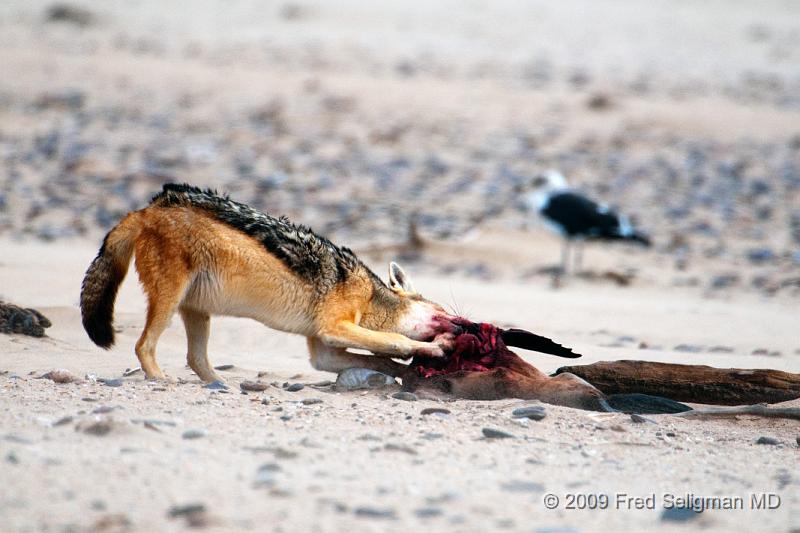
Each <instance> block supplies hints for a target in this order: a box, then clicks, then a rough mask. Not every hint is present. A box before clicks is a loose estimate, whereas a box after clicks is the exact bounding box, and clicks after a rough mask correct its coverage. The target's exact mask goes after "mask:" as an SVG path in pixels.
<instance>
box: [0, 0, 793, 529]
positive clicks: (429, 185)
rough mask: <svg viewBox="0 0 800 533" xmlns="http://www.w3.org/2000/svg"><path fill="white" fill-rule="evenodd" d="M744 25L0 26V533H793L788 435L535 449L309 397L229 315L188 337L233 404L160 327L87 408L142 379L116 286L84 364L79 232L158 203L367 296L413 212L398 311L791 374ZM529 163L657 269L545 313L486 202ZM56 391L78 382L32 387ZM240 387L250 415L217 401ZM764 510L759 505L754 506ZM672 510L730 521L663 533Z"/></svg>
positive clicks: (786, 292)
mask: <svg viewBox="0 0 800 533" xmlns="http://www.w3.org/2000/svg"><path fill="white" fill-rule="evenodd" d="M757 4H758V5H757V7H756V6H755V5H754V3H753V2H747V1H733V0H727V1H723V0H713V1H706V2H686V1H679V0H659V1H653V2H647V3H642V2H636V1H634V0H613V1H608V2H602V3H598V2H591V1H588V0H570V1H565V2H548V1H531V2H524V3H520V2H514V1H499V2H482V1H479V0H473V1H469V2H451V1H447V2H436V3H431V2H421V1H406V2H402V3H398V2H379V3H365V2H360V1H355V0H347V1H344V2H336V3H332V2H324V1H312V0H306V1H302V2H262V1H256V0H237V1H235V2H221V1H217V0H200V1H197V2H192V3H191V8H188V7H187V6H188V5H189V4H182V3H179V2H163V1H156V0H138V1H137V2H130V1H128V0H124V1H123V0H119V1H116V0H114V1H107V2H102V3H97V2H88V1H80V2H79V1H76V2H75V3H74V4H71V5H74V6H79V7H83V8H86V9H88V10H89V19H88V20H87V21H86V24H82V23H80V20H78V21H77V22H78V23H76V20H75V19H74V18H73V20H72V21H70V20H67V21H55V22H47V21H46V15H45V13H46V10H47V8H48V6H49V5H50V2H48V1H39V0H35V1H6V2H2V4H0V70H1V71H2V73H0V299H5V300H7V301H10V302H13V303H16V304H19V305H22V306H25V307H35V308H37V309H39V310H40V311H42V312H43V313H44V314H45V315H47V316H48V317H49V318H50V319H51V320H52V322H53V326H52V327H51V328H50V329H49V330H48V336H47V337H46V338H44V339H33V338H29V337H22V336H18V335H12V336H7V335H0V477H1V478H2V480H3V481H4V482H3V484H2V485H0V530H2V531H126V530H130V531H173V530H174V531H179V530H184V529H186V528H190V527H203V528H207V529H208V530H219V531H250V530H255V531H290V530H300V531H345V530H346V531H408V530H411V529H412V528H420V529H421V528H425V529H426V530H433V531H440V530H441V531H445V530H446V531H487V530H508V531H529V532H530V531H534V532H540V533H544V532H551V533H553V532H562V533H566V532H576V531H609V530H614V531H616V530H619V531H641V530H665V531H684V530H686V529H698V530H703V531H738V530H750V531H753V530H757V531H776V532H787V531H793V532H797V531H800V475H798V453H800V452H799V451H798V443H797V438H798V437H799V436H800V424H798V423H797V422H796V421H785V420H764V419H754V418H751V417H739V418H738V419H736V420H713V421H698V420H688V419H680V418H676V417H671V416H650V417H648V418H649V419H650V421H649V422H644V423H635V422H634V421H633V420H632V419H631V418H630V417H629V416H625V415H622V414H602V413H590V412H583V411H577V410H572V409H567V408H560V407H553V406H546V412H547V416H546V418H544V419H543V420H541V421H539V422H534V421H520V420H515V419H512V418H511V411H512V410H513V409H514V408H516V407H519V406H521V405H525V404H526V403H525V402H520V401H515V400H508V401H498V402H468V401H455V402H444V401H441V400H437V399H432V398H421V399H419V400H418V401H415V402H411V401H400V400H397V399H394V398H392V396H391V395H392V393H394V392H395V390H396V389H387V390H382V391H370V392H363V393H362V392H349V393H341V392H332V391H331V390H330V389H329V388H327V387H315V386H313V384H315V383H319V382H321V381H324V380H330V379H334V378H335V377H334V376H332V375H329V374H325V373H321V372H316V371H314V370H313V369H312V368H311V367H310V365H309V364H308V361H307V355H306V351H305V342H304V340H303V339H302V338H299V337H296V336H291V335H287V334H283V333H279V332H274V331H270V330H267V329H266V328H264V327H262V326H260V325H259V324H257V323H255V322H252V321H247V320H239V319H232V318H215V319H213V321H212V335H211V341H210V353H211V358H212V362H213V363H214V364H215V365H232V366H231V367H230V368H229V369H227V370H224V371H221V374H223V375H224V376H225V378H226V380H227V382H228V384H229V386H230V389H229V390H228V391H218V390H209V389H206V388H203V387H202V386H201V383H200V382H199V381H198V380H197V379H196V378H195V377H194V376H193V375H192V373H191V372H190V371H189V370H188V369H187V368H186V366H185V356H184V353H185V339H184V335H183V330H182V325H181V324H180V321H179V320H176V321H175V323H174V324H173V325H172V326H171V327H170V328H169V329H168V330H167V331H166V333H165V334H164V336H163V337H162V340H161V342H160V345H159V354H160V355H159V362H160V363H161V365H162V367H163V368H164V369H165V370H166V372H167V373H168V374H169V375H170V376H171V377H172V378H173V381H171V382H169V383H148V382H146V381H144V380H143V379H142V377H141V374H133V375H131V376H129V377H124V378H123V379H122V384H121V386H119V387H111V386H107V385H105V384H103V383H102V382H101V381H97V379H98V378H120V377H121V376H122V375H123V373H124V372H125V371H126V369H128V368H135V367H136V366H137V361H136V358H135V356H134V354H133V345H134V343H135V341H136V339H137V337H138V335H139V333H140V331H141V326H142V323H143V318H144V308H145V302H144V299H143V297H142V295H141V292H140V290H139V288H138V285H137V283H136V281H135V276H130V277H129V278H128V280H126V282H125V284H124V286H123V288H122V291H121V294H120V297H119V299H118V303H117V308H116V325H117V327H118V329H119V333H118V343H117V345H116V346H115V347H114V348H113V349H112V350H110V351H108V352H105V351H102V350H100V349H99V348H97V347H95V346H94V345H92V344H91V343H90V341H89V340H88V338H87V337H86V335H85V333H84V332H83V330H82V328H81V324H80V313H79V310H78V308H77V302H78V298H79V288H80V281H81V279H82V276H83V273H84V270H85V268H86V266H87V265H88V264H89V262H90V261H91V259H92V257H93V256H94V254H95V253H96V251H97V247H98V245H99V243H100V240H101V238H102V235H103V234H104V232H105V231H107V229H108V228H109V227H110V226H111V225H113V224H115V223H116V221H117V220H118V219H119V218H120V217H121V216H122V215H123V214H124V213H125V212H127V211H129V210H131V209H136V208H139V207H141V206H142V205H143V204H144V203H146V201H147V199H148V198H149V197H150V196H152V194H154V193H155V192H156V191H157V190H158V189H159V188H160V186H161V183H162V182H164V181H166V180H172V179H174V180H180V181H188V182H191V183H194V184H197V185H202V186H212V187H217V188H219V189H222V190H224V191H227V192H230V193H231V194H232V195H233V197H234V198H235V199H237V200H241V201H245V202H248V203H251V204H253V205H255V206H256V207H258V208H260V209H265V210H269V211H270V212H274V213H280V214H287V215H289V216H290V217H291V218H293V219H294V220H296V221H298V222H303V223H307V224H310V225H311V226H312V227H314V228H315V229H316V230H318V231H321V232H323V233H325V234H326V235H328V236H330V237H331V238H332V239H333V240H335V241H336V242H338V243H341V244H346V245H348V246H351V247H353V248H354V249H356V250H359V251H364V252H365V253H364V257H366V258H367V260H368V262H369V263H370V264H371V265H373V266H374V267H375V270H376V272H378V273H380V274H381V275H383V273H384V272H385V269H386V267H385V264H386V261H387V260H388V259H390V258H396V256H397V255H398V254H399V253H400V252H401V251H402V250H400V249H399V248H398V247H397V246H395V245H396V244H397V243H401V242H402V241H403V240H404V239H405V238H406V237H407V229H408V223H409V220H411V219H412V218H414V217H415V216H416V217H417V219H416V220H417V221H418V222H419V226H420V232H421V233H422V235H423V237H424V238H425V239H427V240H429V241H430V246H428V247H427V248H426V249H425V250H423V252H422V254H421V256H420V257H418V258H417V259H416V261H414V262H412V263H411V264H407V265H405V266H406V267H407V270H409V271H410V272H411V273H412V275H413V277H414V280H415V284H416V286H417V288H418V289H420V290H421V291H422V292H423V293H424V294H425V295H426V296H428V297H430V298H432V299H434V300H437V301H439V302H441V303H443V304H446V305H450V306H452V307H453V308H454V309H456V310H457V311H458V312H460V313H463V314H464V315H466V316H469V317H471V318H474V319H478V320H485V321H491V322H494V323H497V324H500V325H517V326H520V327H525V328H527V329H531V330H533V331H536V332H538V333H540V334H543V335H547V336H550V337H552V338H554V339H556V340H557V341H559V342H562V343H564V344H566V345H568V346H571V347H573V348H575V349H576V350H577V351H579V352H581V353H583V354H585V358H584V359H583V360H582V362H585V363H591V362H595V361H600V360H613V359H645V360H653V361H668V362H684V363H693V364H695V363H696V364H709V365H714V366H719V367H741V368H774V369H781V370H786V371H791V372H800V329H798V325H797V324H798V321H797V317H798V310H800V308H799V307H798V294H800V129H798V124H800V96H798V95H800V79H798V77H797V64H798V61H800V26H798V20H800V7H798V5H797V4H796V3H792V2H786V1H782V0H762V1H760V2H758V3H757ZM78 18H80V17H78ZM548 167H558V168H560V169H561V170H563V171H564V172H565V173H566V174H567V175H568V177H569V179H570V181H571V183H572V184H573V185H574V186H577V187H579V188H580V189H581V190H584V191H586V192H588V193H590V194H592V195H593V196H596V197H597V198H599V199H601V200H603V201H606V202H609V203H611V204H613V205H615V206H616V207H619V208H621V209H622V210H623V211H624V212H626V213H628V214H630V215H632V216H633V217H634V218H635V219H636V221H637V223H638V224H640V225H641V226H642V227H643V228H644V229H646V230H647V231H648V232H650V233H651V235H652V237H653V239H654V241H655V243H656V244H655V246H654V247H653V248H652V249H650V250H641V249H635V248H626V247H622V246H601V245H594V246H589V247H587V250H586V253H585V257H584V265H585V267H586V269H587V272H588V274H589V275H585V276H577V277H572V278H570V279H567V280H565V281H564V283H563V284H561V286H558V287H556V286H554V284H553V283H552V280H551V278H550V277H549V275H547V274H546V273H544V269H545V268H546V267H549V266H552V264H553V263H555V262H556V260H557V259H558V257H559V241H558V240H557V239H556V238H555V237H553V236H551V235H549V234H547V233H545V232H544V231H543V229H542V228H541V227H540V226H539V225H538V224H537V223H536V222H535V220H534V219H533V218H532V217H531V216H530V214H525V213H522V212H521V211H520V210H519V209H516V208H515V205H514V203H515V198H516V196H517V194H516V193H515V192H514V190H515V189H514V187H515V186H516V185H519V184H521V183H523V182H524V181H525V180H527V179H529V178H530V177H531V176H532V175H533V174H535V173H536V172H539V171H541V170H543V169H545V168H548ZM376 250H377V251H376ZM381 250H382V251H381ZM609 272H611V273H612V274H614V275H615V276H617V277H619V275H624V276H630V279H631V283H630V285H628V286H618V285H617V284H615V283H613V282H612V281H609V280H608V279H607V278H606V277H605V274H606V273H609ZM764 354H769V355H764ZM522 355H523V356H524V357H525V358H526V359H527V360H528V361H530V362H531V363H532V364H535V365H536V366H537V367H539V368H541V369H543V370H546V371H553V370H555V369H556V368H558V367H559V366H561V365H563V364H564V360H558V359H555V358H548V357H545V356H542V355H537V354H534V353H530V352H528V353H523V354H522ZM57 368H64V369H68V370H69V371H70V372H72V373H73V374H75V375H76V376H78V377H80V378H84V376H87V378H86V379H85V380H83V381H81V382H79V383H70V384H56V383H53V382H52V381H50V380H47V379H38V378H39V376H41V375H42V374H44V373H45V372H48V371H50V370H53V369H57ZM259 373H264V374H262V377H261V379H262V380H264V381H266V382H268V383H271V384H272V385H271V386H270V387H269V388H268V389H267V390H265V391H264V392H261V393H248V394H242V393H240V390H239V383H241V382H242V381H243V380H245V379H250V380H252V379H255V378H256V376H258V374H259ZM286 383H302V384H305V387H304V388H303V389H302V390H299V391H297V392H288V391H286V390H285V388H284V386H283V385H284V384H286ZM316 400H321V401H319V402H317V401H316ZM789 404H790V405H794V406H798V405H800V401H797V400H796V401H794V402H789ZM430 407H437V408H443V409H446V410H447V411H449V413H446V414H441V413H440V414H432V415H431V414H425V415H423V414H422V411H423V409H426V408H430ZM484 428H495V429H500V430H503V431H506V432H508V433H510V434H512V435H513V436H514V437H515V438H513V439H486V438H484V436H483V433H482V430H483V429H484ZM192 436H195V437H196V438H190V437H192ZM760 437H770V438H774V439H776V440H777V441H778V444H777V445H761V444H756V441H757V440H758V439H759V438H760ZM549 494H553V495H556V496H557V497H558V498H559V502H558V505H557V508H555V509H548V508H546V506H545V502H546V501H547V499H546V495H549ZM763 494H773V495H775V496H773V499H772V502H773V503H777V499H776V498H779V499H780V505H779V506H777V507H776V508H774V509H761V510H755V509H751V508H750V507H751V497H752V496H753V495H755V496H756V497H760V496H761V495H763ZM570 495H578V499H577V500H576V501H575V502H573V503H576V504H577V507H579V508H577V509H568V508H567V503H568V501H569V498H570ZM618 495H623V496H618ZM624 495H627V496H630V497H639V498H647V497H650V496H651V495H654V498H655V500H654V501H653V503H654V508H653V509H636V508H635V505H636V502H630V503H629V502H628V500H626V499H625V496H624ZM669 495H672V496H675V497H681V498H686V497H687V495H691V496H688V497H690V498H712V497H731V498H737V497H741V498H743V505H744V507H745V508H744V509H741V510H709V511H706V512H703V513H702V514H690V516H691V518H690V519H689V520H687V521H671V520H669V518H670V517H672V516H673V515H670V514H666V515H664V511H665V503H666V500H667V499H668V498H669ZM594 496H599V500H595V499H593V498H594ZM585 497H590V498H589V500H588V501H587V500H585V499H584V498H585ZM606 497H608V500H606V499H605V498H606ZM618 498H619V499H618ZM603 502H607V504H604V503H603ZM587 503H588V504H589V505H592V504H594V505H595V506H596V505H597V504H600V505H601V506H604V507H606V508H604V509H586V508H580V507H581V506H582V505H583V507H585V506H586V504H587ZM643 503H647V504H648V505H649V504H650V501H649V500H648V501H646V502H643ZM192 509H195V511H194V512H192V511H191V510H192ZM681 517H683V518H686V516H685V515H680V516H679V518H681Z"/></svg>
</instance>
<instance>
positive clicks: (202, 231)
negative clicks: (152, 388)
mask: <svg viewBox="0 0 800 533" xmlns="http://www.w3.org/2000/svg"><path fill="white" fill-rule="evenodd" d="M132 256H135V263H136V270H137V271H138V273H139V279H140V281H141V283H142V286H143V288H144V292H145V294H146V296H147V300H148V307H147V318H146V322H145V326H144V331H143V332H142V335H141V337H140V338H139V340H138V342H137V343H136V355H137V357H138V358H139V362H140V363H141V366H142V370H144V373H145V375H146V376H147V378H149V379H157V378H163V377H164V374H163V372H162V371H161V369H160V368H159V366H158V363H157V362H156V344H157V342H158V338H159V337H160V336H161V334H162V333H163V331H164V329H165V328H166V327H167V326H168V324H169V322H170V319H171V318H172V316H173V315H174V314H175V312H176V311H177V312H178V313H180V315H181V318H182V319H183V323H184V325H185V327H186V337H187V342H188V354H187V359H188V363H189V366H190V367H191V368H192V370H194V371H195V372H196V373H197V375H198V376H199V377H200V379H202V380H204V381H214V380H216V379H219V377H218V376H217V374H216V373H215V372H214V369H213V367H212V366H211V364H210V363H209V361H208V353H207V344H208V336H209V326H210V317H211V315H230V316H239V317H248V318H253V319H255V320H258V321H259V322H262V323H263V324H265V325H267V326H269V327H272V328H275V329H278V330H281V331H286V332H290V333H298V334H300V335H304V336H306V337H307V339H308V348H309V351H310V354H311V364H312V365H313V366H314V367H315V368H317V369H319V370H327V371H331V372H338V371H340V370H343V369H345V368H349V367H356V366H358V367H366V368H372V369H376V370H380V371H383V372H386V373H389V374H392V375H397V374H398V373H399V372H400V371H401V368H402V365H400V364H399V363H397V362H395V361H393V360H392V358H408V357H411V356H414V355H427V356H433V357H437V356H442V355H444V351H445V350H446V349H447V348H449V347H450V346H451V344H452V339H453V336H454V335H453V334H454V333H455V332H456V331H457V329H458V326H456V325H454V324H453V322H452V321H451V319H452V318H453V317H451V316H450V315H449V314H448V313H447V312H445V310H444V309H443V308H442V307H441V306H439V305H437V304H435V303H433V302H430V301H428V300H425V299H424V298H422V297H421V296H420V295H418V294H417V293H416V292H415V291H414V288H413V286H412V284H411V282H410V280H409V279H408V277H407V275H406V274H405V273H404V272H403V270H402V269H401V268H400V267H399V266H398V265H396V264H395V263H391V264H390V267H389V284H388V285H387V284H385V283H384V282H383V281H381V279H380V278H378V276H376V275H375V274H374V273H373V272H372V271H371V270H370V269H369V268H367V267H366V266H365V265H364V264H363V263H362V262H361V261H359V260H358V258H357V257H356V256H355V255H354V254H353V252H352V251H351V250H349V249H347V248H343V247H339V246H336V245H335V244H333V243H332V242H330V241H329V240H327V239H325V238H323V237H320V236H318V235H316V234H314V233H313V232H312V231H311V229H309V228H307V227H305V226H300V225H295V224H292V223H290V222H289V221H288V220H286V219H285V218H275V217H272V216H269V215H266V214H264V213H260V212H258V211H256V210H255V209H252V208H250V207H248V206H246V205H244V204H241V203H238V202H234V201H232V200H230V199H229V198H227V197H222V196H219V195H217V194H216V193H214V192H213V191H203V190H200V189H198V188H196V187H191V186H188V185H176V184H167V185H164V189H163V191H162V192H161V193H160V194H158V195H157V196H155V197H154V198H153V200H152V201H151V203H150V205H148V206H147V207H145V208H144V209H141V210H139V211H135V212H133V213H129V214H128V215H127V216H126V217H125V218H124V219H123V220H122V221H121V222H120V223H119V224H118V225H117V226H116V227H115V228H114V229H112V230H111V231H110V232H109V233H108V235H106V237H105V240H104V241H103V245H102V247H101V248H100V251H99V253H98V254H97V257H96V258H95V259H94V261H92V264H91V265H90V266H89V269H88V270H87V272H86V276H85V278H84V280H83V285H82V290H81V313H82V316H83V326H84V328H85V329H86V332H87V333H88V334H89V337H90V338H91V339H92V341H94V342H95V344H97V345H98V346H101V347H103V348H109V347H111V346H112V345H113V343H114V330H113V329H112V322H113V311H114V300H115V298H116V295H117V290H118V288H119V286H120V284H121V283H122V280H123V279H124V277H125V274H126V273H127V270H128V266H129V264H130V261H131V257H132ZM347 348H357V349H363V350H368V351H369V352H371V353H372V354H373V355H371V356H368V355H361V354H354V353H350V352H348V351H347V350H346V349H347Z"/></svg>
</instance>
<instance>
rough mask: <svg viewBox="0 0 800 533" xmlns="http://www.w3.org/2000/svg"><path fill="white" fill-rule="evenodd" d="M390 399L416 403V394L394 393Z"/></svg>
mask: <svg viewBox="0 0 800 533" xmlns="http://www.w3.org/2000/svg"><path fill="white" fill-rule="evenodd" d="M392 398H394V399H395V400H403V401H404V402H416V401H417V395H416V394H414V393H413V392H405V391H400V392H395V393H394V394H392Z"/></svg>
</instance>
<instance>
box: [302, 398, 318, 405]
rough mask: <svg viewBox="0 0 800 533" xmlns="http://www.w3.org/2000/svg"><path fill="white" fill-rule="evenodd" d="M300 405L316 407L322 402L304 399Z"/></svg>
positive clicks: (316, 399)
mask: <svg viewBox="0 0 800 533" xmlns="http://www.w3.org/2000/svg"><path fill="white" fill-rule="evenodd" d="M300 403H302V404H303V405H316V404H318V403H322V400H321V399H320V398H305V399H303V400H302V401H301V402H300Z"/></svg>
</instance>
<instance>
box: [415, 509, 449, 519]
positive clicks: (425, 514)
mask: <svg viewBox="0 0 800 533" xmlns="http://www.w3.org/2000/svg"><path fill="white" fill-rule="evenodd" d="M442 514H444V512H443V511H442V510H441V509H440V508H439V507H420V508H419V509H414V515H416V517H417V518H436V517H437V516H442Z"/></svg>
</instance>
